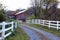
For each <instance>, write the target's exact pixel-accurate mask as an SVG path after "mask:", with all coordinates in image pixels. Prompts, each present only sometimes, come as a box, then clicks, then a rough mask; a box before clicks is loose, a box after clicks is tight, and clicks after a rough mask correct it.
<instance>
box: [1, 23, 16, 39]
mask: <svg viewBox="0 0 60 40" xmlns="http://www.w3.org/2000/svg"><path fill="white" fill-rule="evenodd" d="M15 24H17V22H15ZM6 25H11V26H10V27H7V28H6ZM0 27H1V29H0V35H1V36H0V40H4V39H5V38H6V37H8V36H9V35H10V34H12V32H13V31H14V27H15V28H17V25H15V26H14V22H2V23H0ZM9 30H11V31H9ZM6 31H9V32H8V33H6ZM5 33H6V34H5Z"/></svg>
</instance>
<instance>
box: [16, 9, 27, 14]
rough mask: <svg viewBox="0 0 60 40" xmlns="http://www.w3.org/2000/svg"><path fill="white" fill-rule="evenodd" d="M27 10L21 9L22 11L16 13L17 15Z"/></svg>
mask: <svg viewBox="0 0 60 40" xmlns="http://www.w3.org/2000/svg"><path fill="white" fill-rule="evenodd" d="M25 11H27V10H23V11H20V12H18V13H16V14H15V15H18V14H21V13H23V12H25Z"/></svg>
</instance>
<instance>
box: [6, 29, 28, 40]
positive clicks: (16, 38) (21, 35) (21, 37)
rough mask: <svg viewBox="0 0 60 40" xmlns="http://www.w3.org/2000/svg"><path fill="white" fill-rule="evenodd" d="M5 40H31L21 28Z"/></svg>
mask: <svg viewBox="0 0 60 40" xmlns="http://www.w3.org/2000/svg"><path fill="white" fill-rule="evenodd" d="M5 40H29V37H28V36H27V34H26V33H25V32H24V31H23V30H22V29H21V28H19V29H17V30H15V31H14V32H13V33H12V35H10V36H8V37H7V38H6V39H5Z"/></svg>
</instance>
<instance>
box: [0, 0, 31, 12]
mask: <svg viewBox="0 0 60 40" xmlns="http://www.w3.org/2000/svg"><path fill="white" fill-rule="evenodd" d="M0 1H1V2H2V4H3V5H4V6H6V8H5V10H13V11H15V10H16V9H19V8H20V9H27V8H29V7H31V2H30V0H0Z"/></svg>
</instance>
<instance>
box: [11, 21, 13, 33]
mask: <svg viewBox="0 0 60 40" xmlns="http://www.w3.org/2000/svg"><path fill="white" fill-rule="evenodd" d="M11 30H12V32H13V31H14V22H12V29H11Z"/></svg>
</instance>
